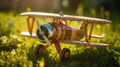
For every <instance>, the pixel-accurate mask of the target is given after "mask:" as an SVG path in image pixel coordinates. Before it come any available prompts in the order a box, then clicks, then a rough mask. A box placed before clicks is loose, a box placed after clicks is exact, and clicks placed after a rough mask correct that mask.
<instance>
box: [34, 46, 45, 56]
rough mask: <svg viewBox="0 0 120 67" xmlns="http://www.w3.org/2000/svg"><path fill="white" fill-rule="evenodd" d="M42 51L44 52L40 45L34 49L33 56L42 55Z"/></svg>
mask: <svg viewBox="0 0 120 67" xmlns="http://www.w3.org/2000/svg"><path fill="white" fill-rule="evenodd" d="M43 51H44V46H43V45H41V44H40V45H37V46H36V48H35V50H34V54H35V55H40V54H42V53H43Z"/></svg>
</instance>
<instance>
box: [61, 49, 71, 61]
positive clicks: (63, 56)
mask: <svg viewBox="0 0 120 67" xmlns="http://www.w3.org/2000/svg"><path fill="white" fill-rule="evenodd" d="M69 58H70V50H69V49H68V48H63V49H62V51H61V52H60V59H61V61H66V60H68V59H69Z"/></svg>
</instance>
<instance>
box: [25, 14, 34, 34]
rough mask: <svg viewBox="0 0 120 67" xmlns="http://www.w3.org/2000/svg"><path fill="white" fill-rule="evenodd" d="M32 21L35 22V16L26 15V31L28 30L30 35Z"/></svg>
mask: <svg viewBox="0 0 120 67" xmlns="http://www.w3.org/2000/svg"><path fill="white" fill-rule="evenodd" d="M31 20H32V21H31ZM34 22H35V17H30V16H28V18H27V27H28V32H29V34H30V36H32V30H33V26H34Z"/></svg>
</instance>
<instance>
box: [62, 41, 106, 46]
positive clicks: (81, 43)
mask: <svg viewBox="0 0 120 67" xmlns="http://www.w3.org/2000/svg"><path fill="white" fill-rule="evenodd" d="M61 42H62V43H68V44H75V45H81V46H95V47H107V46H108V44H103V43H86V42H81V41H68V40H64V41H61Z"/></svg>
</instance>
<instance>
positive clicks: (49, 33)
mask: <svg viewBox="0 0 120 67" xmlns="http://www.w3.org/2000/svg"><path fill="white" fill-rule="evenodd" d="M40 28H41V32H42V33H43V34H40V33H39V32H40V30H39V29H37V31H36V35H37V38H38V39H39V40H40V41H41V42H43V43H45V42H46V41H45V40H44V38H43V36H42V35H45V36H46V37H47V38H48V39H49V41H50V42H51V41H52V39H53V34H54V32H53V28H52V26H51V24H50V23H45V24H42V25H40Z"/></svg>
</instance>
